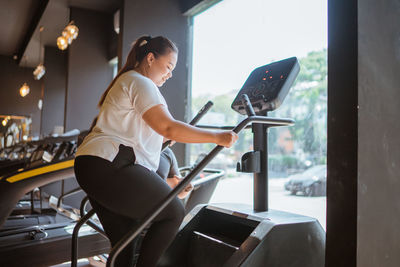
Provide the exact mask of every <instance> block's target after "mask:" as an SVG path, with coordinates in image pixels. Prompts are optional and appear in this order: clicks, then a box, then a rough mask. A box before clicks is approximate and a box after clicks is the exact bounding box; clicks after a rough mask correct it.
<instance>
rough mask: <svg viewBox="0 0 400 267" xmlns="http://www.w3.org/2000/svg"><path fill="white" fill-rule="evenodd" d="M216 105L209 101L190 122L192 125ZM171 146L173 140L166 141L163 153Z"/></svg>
mask: <svg viewBox="0 0 400 267" xmlns="http://www.w3.org/2000/svg"><path fill="white" fill-rule="evenodd" d="M213 105H214V103H213V102H212V101H208V102H207V103H206V104H205V105H204V106H203V107H202V108H201V109H200V111H199V112H198V113H197V114H196V116H194V118H193V119H192V120H191V121H190V122H189V124H190V125H196V123H197V122H198V121H199V120H200V119H201V118H202V117H203V116H204V115H205V114H206V113H207V112H208V111H209V110H210V108H211V107H212V106H213ZM170 144H171V140H168V141H166V142H165V143H164V144H163V145H162V148H161V151H163V150H164V149H165V148H166V147H167V146H169V145H170Z"/></svg>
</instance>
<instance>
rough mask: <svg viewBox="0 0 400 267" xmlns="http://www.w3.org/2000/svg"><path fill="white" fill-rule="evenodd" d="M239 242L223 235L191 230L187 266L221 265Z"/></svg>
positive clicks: (213, 266) (237, 246)
mask: <svg viewBox="0 0 400 267" xmlns="http://www.w3.org/2000/svg"><path fill="white" fill-rule="evenodd" d="M239 246H240V244H238V243H237V242H235V241H233V240H230V239H228V238H226V237H223V236H216V235H210V234H205V233H201V232H198V231H193V235H192V239H191V242H190V249H189V258H188V261H187V262H188V263H189V266H193V267H197V266H199V267H200V266H208V267H217V266H222V265H223V264H224V262H226V261H227V260H228V259H229V258H230V256H231V255H232V254H233V253H234V252H236V251H237V250H238V249H239Z"/></svg>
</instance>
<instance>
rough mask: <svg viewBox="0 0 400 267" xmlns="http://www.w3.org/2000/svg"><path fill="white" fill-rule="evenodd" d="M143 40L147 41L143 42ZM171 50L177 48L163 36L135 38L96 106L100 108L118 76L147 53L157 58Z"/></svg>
mask: <svg viewBox="0 0 400 267" xmlns="http://www.w3.org/2000/svg"><path fill="white" fill-rule="evenodd" d="M145 41H146V42H147V43H144V44H143V42H145ZM171 51H173V52H175V53H178V48H177V47H176V45H175V44H174V43H173V42H172V41H170V40H169V39H168V38H165V37H163V36H157V37H154V38H151V37H150V36H142V37H140V38H139V39H137V40H136V41H135V42H134V43H133V45H132V48H131V51H130V52H129V54H128V57H127V59H126V63H125V65H124V66H123V67H122V68H121V69H120V71H119V72H118V74H117V76H115V78H114V79H113V80H112V82H111V83H110V85H109V86H108V87H107V89H106V91H105V92H104V93H103V95H102V96H101V99H100V102H99V104H98V107H99V108H101V106H102V105H103V103H104V100H105V98H106V96H107V94H108V92H109V91H110V89H111V87H112V86H113V85H114V83H115V81H116V80H117V79H118V77H119V76H121V75H122V74H123V73H125V72H127V71H130V70H133V69H134V68H135V67H137V66H138V65H139V63H140V62H142V60H143V59H144V58H145V57H146V56H147V55H148V54H149V53H153V54H154V57H155V58H157V57H158V56H159V55H165V54H167V53H169V52H171Z"/></svg>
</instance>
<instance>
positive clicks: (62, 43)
mask: <svg viewBox="0 0 400 267" xmlns="http://www.w3.org/2000/svg"><path fill="white" fill-rule="evenodd" d="M78 34H79V29H78V27H76V26H75V25H74V21H71V22H70V23H69V24H68V25H67V26H66V27H65V28H64V30H63V31H62V32H61V36H60V37H58V38H57V46H58V48H59V49H60V50H65V49H67V47H68V45H70V44H71V43H72V41H73V40H75V39H76V38H77V37H78Z"/></svg>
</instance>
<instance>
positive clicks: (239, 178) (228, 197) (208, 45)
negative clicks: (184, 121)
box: [190, 0, 327, 227]
mask: <svg viewBox="0 0 400 267" xmlns="http://www.w3.org/2000/svg"><path fill="white" fill-rule="evenodd" d="M326 48H327V3H326V1H321V0H307V1H297V0H281V1H273V0H247V1H243V0H224V1H222V2H220V3H218V4H217V5H215V6H213V7H211V8H210V9H208V10H206V11H205V12H203V13H201V14H198V15H197V16H195V17H194V24H193V66H192V77H193V78H192V114H196V113H197V111H198V110H199V109H200V108H201V107H202V106H203V105H204V104H205V103H206V102H207V101H208V100H212V101H213V102H214V107H213V108H212V110H211V112H209V113H208V114H207V115H206V116H205V117H204V118H203V119H202V121H200V123H199V124H211V125H219V126H222V125H236V124H237V123H238V122H239V121H240V120H242V119H243V118H244V117H243V116H241V115H239V114H237V113H236V112H234V111H233V110H231V109H230V105H231V103H232V101H233V98H234V97H235V96H236V94H237V93H238V90H239V89H240V88H241V86H242V85H243V83H244V81H245V80H246V78H247V77H248V75H249V74H250V72H251V71H252V70H253V69H254V68H256V67H258V66H262V65H265V64H268V63H270V62H273V61H277V60H281V59H284V58H288V57H292V56H296V57H297V58H298V59H299V61H300V65H301V71H300V73H299V75H298V77H297V80H296V82H295V84H294V86H293V87H292V88H291V91H290V92H289V94H288V96H287V97H286V99H285V101H284V102H283V104H282V106H281V107H280V108H279V109H277V110H276V111H274V112H271V113H269V114H268V115H269V116H271V117H286V118H293V119H294V120H295V121H296V124H295V126H292V127H282V128H276V129H271V130H270V131H269V159H268V162H269V177H270V179H269V206H270V208H271V209H279V210H285V211H290V212H295V213H300V214H304V215H309V216H312V217H315V218H317V219H319V221H320V223H321V225H322V226H323V227H325V210H326V208H325V207H326V198H325V196H324V195H325V184H326V132H327V124H326V112H327V106H326V105H327V50H326ZM212 148H213V145H210V144H202V145H192V146H191V156H190V158H191V163H193V162H195V161H196V159H197V158H198V157H201V156H202V154H204V153H208V152H209V151H210V150H211V149H212ZM250 150H252V133H251V131H249V130H247V131H244V132H243V133H242V134H240V139H239V141H238V142H237V143H236V144H235V146H234V147H233V148H231V149H224V150H223V151H222V152H221V153H220V154H219V155H218V156H217V157H216V158H215V159H214V160H213V161H212V162H211V163H210V165H209V167H214V168H220V169H224V170H225V171H226V172H227V175H226V178H225V179H223V180H222V181H220V183H219V185H218V187H217V189H216V191H215V193H214V195H213V197H212V200H211V201H212V202H238V203H247V204H252V203H253V180H252V175H249V174H244V173H237V172H236V170H235V169H236V168H235V166H236V162H238V161H239V160H240V157H241V156H242V155H243V154H244V153H245V152H247V151H250ZM289 180H291V181H292V182H291V183H289ZM297 183H302V184H303V185H297ZM295 184H296V185H297V186H294V185H295Z"/></svg>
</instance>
